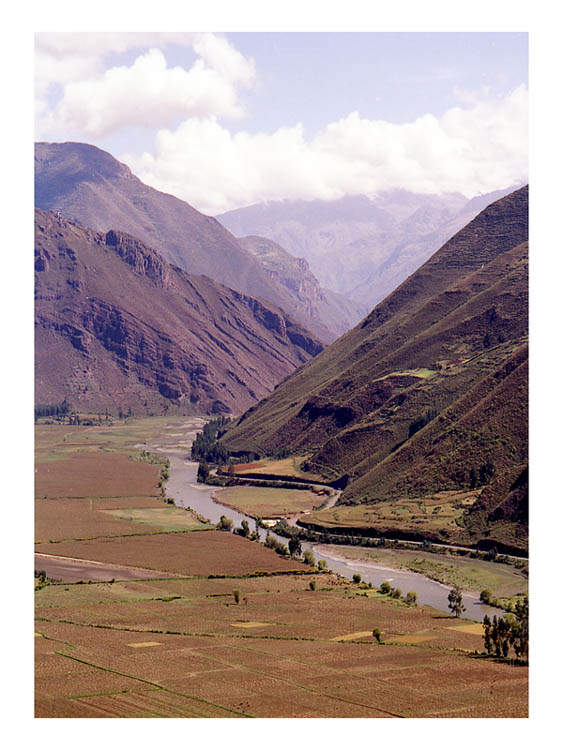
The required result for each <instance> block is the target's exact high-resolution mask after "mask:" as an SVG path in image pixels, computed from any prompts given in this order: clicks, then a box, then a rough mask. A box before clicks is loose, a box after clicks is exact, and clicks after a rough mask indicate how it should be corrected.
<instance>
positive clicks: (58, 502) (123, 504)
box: [35, 497, 208, 542]
mask: <svg viewBox="0 0 563 750" xmlns="http://www.w3.org/2000/svg"><path fill="white" fill-rule="evenodd" d="M203 528H208V527H207V526H206V525H205V524H203V523H201V522H200V521H198V519H197V518H196V517H195V516H194V515H193V513H190V512H189V511H186V510H183V509H181V508H176V507H175V506H173V505H165V504H164V503H163V501H162V500H160V499H157V498H149V497H142V498H135V497H132V498H116V499H112V498H96V499H95V500H94V499H92V500H88V499H86V498H80V499H78V498H77V499H68V498H64V499H52V500H35V539H36V541H37V542H49V541H57V542H58V541H62V540H77V539H93V538H95V537H107V536H122V535H127V534H146V533H147V532H150V531H152V532H162V531H189V530H191V529H203Z"/></svg>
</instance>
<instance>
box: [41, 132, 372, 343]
mask: <svg viewBox="0 0 563 750" xmlns="http://www.w3.org/2000/svg"><path fill="white" fill-rule="evenodd" d="M35 205H36V207H37V208H42V209H44V210H52V211H58V212H59V213H61V214H62V215H63V216H65V217H66V218H69V219H72V220H73V221H78V222H80V223H81V224H84V226H87V227H91V228H93V229H96V230H98V231H100V232H107V231H109V230H110V229H114V230H118V231H121V232H126V233H129V234H132V235H133V236H135V237H138V238H139V239H140V240H141V241H142V242H144V243H145V244H146V245H148V246H149V247H152V248H154V249H155V250H157V251H158V252H159V253H160V254H161V255H162V256H163V257H164V259H165V260H167V261H168V262H170V263H173V264H175V265H177V266H179V267H180V268H182V269H184V270H185V271H188V272H189V273H194V274H205V275H207V276H209V277H210V278H212V279H214V280H216V281H219V282H220V283H222V284H225V285H226V286H229V287H231V288H232V289H236V290H238V291H240V292H243V293H244V294H249V295H251V296H253V297H260V298H262V299H265V300H268V301H269V302H272V303H273V304H274V305H276V306H278V307H282V308H284V309H285V310H291V311H292V315H293V316H294V317H295V318H297V320H298V321H299V322H300V323H301V324H302V325H304V326H305V327H306V328H308V329H309V330H311V331H312V332H313V333H314V334H315V335H316V336H317V337H318V338H320V339H321V340H322V341H324V342H328V341H333V340H334V339H335V338H336V337H337V336H338V335H339V334H340V333H341V332H342V330H346V329H347V328H348V327H349V325H348V323H349V321H348V320H347V319H346V318H345V313H344V312H343V314H344V318H343V320H338V321H337V323H336V324H335V326H334V327H332V328H330V327H329V326H327V325H326V324H325V322H324V321H323V320H322V317H319V316H317V317H315V318H312V317H310V316H309V315H308V312H307V309H308V302H307V301H305V302H303V301H302V299H301V298H300V297H298V296H296V295H295V294H293V292H292V291H291V290H289V289H288V288H287V287H285V286H284V285H283V284H279V283H278V282H277V281H276V280H275V279H274V278H272V275H271V274H269V273H268V272H267V271H266V269H264V268H263V266H262V264H261V263H260V261H259V260H258V259H257V258H256V257H255V256H254V255H253V254H252V253H250V252H248V251H247V250H245V249H244V248H243V247H241V245H240V244H239V242H238V241H237V240H236V239H235V237H233V235H232V234H231V233H230V232H228V231H227V230H226V229H225V228H224V227H223V226H222V225H221V224H220V223H219V222H218V221H217V220H216V219H214V218H212V217H210V216H205V215H203V214H201V213H200V212H199V211H197V210H196V209H195V208H193V207H192V206H190V205H189V204H188V203H186V202H185V201H182V200H179V199H178V198H175V197H174V196H173V195H168V194H166V193H161V192H159V191H158V190H155V189H154V188H151V187H149V186H148V185H145V184H143V183H142V182H141V181H140V180H139V179H138V178H137V177H135V175H133V174H132V172H131V170H130V169H129V168H128V167H127V166H126V165H125V164H122V163H120V162H119V161H117V159H114V157H113V156H111V155H110V154H109V153H107V152H105V151H102V150H101V149H99V148H96V147H95V146H90V145H88V144H85V143H36V144H35ZM348 308H350V309H351V310H355V308H354V306H353V305H348ZM348 308H344V310H346V309H348ZM339 309H340V308H339V307H338V305H336V306H334V308H331V314H332V317H331V325H333V322H332V321H333V320H334V319H336V318H338V316H339V314H340V313H339ZM366 309H367V308H366ZM360 317H361V314H358V315H356V317H355V319H354V320H353V322H356V321H357V320H358V319H359V318H360ZM350 324H352V323H350Z"/></svg>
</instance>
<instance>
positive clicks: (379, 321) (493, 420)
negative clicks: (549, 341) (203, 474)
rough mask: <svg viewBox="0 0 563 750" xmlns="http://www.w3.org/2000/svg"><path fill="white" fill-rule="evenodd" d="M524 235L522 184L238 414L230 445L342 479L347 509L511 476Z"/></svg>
mask: <svg viewBox="0 0 563 750" xmlns="http://www.w3.org/2000/svg"><path fill="white" fill-rule="evenodd" d="M527 237H528V189H527V187H526V188H522V189H520V190H518V191H516V192H514V193H512V194H511V195H509V196H507V197H505V198H503V199H501V200H499V201H497V202H496V203H494V204H492V205H490V206H488V207H487V208H486V209H485V210H484V211H483V212H482V213H481V214H479V216H477V217H476V218H475V219H474V220H473V221H472V222H471V223H470V224H468V225H467V226H466V227H465V228H464V229H462V230H461V231H460V232H459V233H458V234H457V235H455V237H453V238H452V239H451V240H450V241H449V242H447V243H446V244H445V245H444V246H443V247H442V248H441V249H440V250H439V251H438V252H436V253H435V254H434V255H433V256H432V258H430V260H428V261H427V262H426V263H425V264H424V265H423V266H422V267H421V268H420V269H419V270H418V271H417V272H415V273H414V274H413V275H412V276H410V277H409V278H408V279H407V280H406V281H405V282H404V283H403V284H401V286H400V287H398V289H396V290H395V292H393V294H391V295H389V296H388V297H387V298H386V299H385V300H384V301H383V302H382V303H381V304H379V305H378V306H377V307H376V308H375V309H374V310H373V311H372V312H371V313H370V314H369V315H368V316H367V318H365V320H364V321H363V322H362V323H360V324H359V325H358V326H356V328H354V329H353V330H352V331H350V332H349V333H348V334H345V335H344V336H343V337H341V338H340V339H339V340H338V341H336V342H335V343H334V344H332V345H331V346H329V347H328V348H327V349H325V350H324V351H323V352H321V353H320V354H319V355H318V356H317V357H315V358H314V359H313V360H311V361H310V362H308V363H307V364H306V365H304V366H303V367H302V368H301V369H300V370H298V371H297V372H296V373H294V374H293V375H291V376H290V377H289V378H287V379H286V380H285V381H284V382H283V383H282V384H281V385H280V386H278V388H277V389H276V391H275V392H274V393H273V394H272V395H271V396H269V397H268V398H266V399H265V400H264V401H262V402H261V403H260V404H258V405H257V406H255V407H253V408H252V409H251V410H250V411H248V412H246V414H244V415H243V416H242V417H241V419H240V420H239V422H238V423H237V424H236V425H235V426H234V427H233V429H232V430H230V431H229V433H228V434H227V436H226V437H225V438H224V440H225V442H226V443H227V445H228V447H229V448H231V449H232V450H236V451H244V450H250V451H255V452H257V453H261V454H263V453H271V452H274V451H276V450H278V449H280V448H281V447H287V448H289V449H290V450H291V451H292V452H294V453H296V454H297V453H299V454H303V453H308V454H309V455H310V456H311V459H310V465H311V467H312V468H314V470H315V471H321V472H322V473H324V475H325V476H328V477H331V478H336V477H337V476H342V475H347V478H348V485H347V487H346V490H345V492H344V495H343V501H345V502H358V501H361V502H373V501H376V500H378V499H382V498H388V497H390V496H398V495H399V494H407V495H411V494H413V493H421V494H424V493H426V492H430V491H434V490H435V489H437V488H438V489H440V488H441V489H454V488H462V487H466V486H468V485H469V484H471V482H474V474H471V469H473V470H474V472H476V473H477V475H479V471H480V469H481V467H482V466H483V465H484V464H486V463H487V462H492V463H493V464H494V472H495V478H494V479H493V478H492V477H489V476H486V477H485V478H486V479H487V482H485V484H488V485H490V484H492V483H494V482H495V481H498V480H499V477H500V475H501V474H503V473H504V472H506V471H509V472H511V471H515V470H516V468H517V467H520V470H521V469H522V466H523V465H525V464H526V462H527V369H526V367H527V365H526V363H527V353H526V352H527V349H526V341H527V330H528V273H527V268H528V260H527V252H528V247H527ZM484 473H485V474H486V473H487V472H486V471H485V472H484ZM479 481H480V480H479V479H478V482H479Z"/></svg>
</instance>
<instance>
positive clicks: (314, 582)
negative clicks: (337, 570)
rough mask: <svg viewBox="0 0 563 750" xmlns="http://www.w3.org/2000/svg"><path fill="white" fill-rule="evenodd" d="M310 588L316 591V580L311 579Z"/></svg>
mask: <svg viewBox="0 0 563 750" xmlns="http://www.w3.org/2000/svg"><path fill="white" fill-rule="evenodd" d="M309 588H310V589H311V591H314V590H315V589H316V588H317V582H316V581H315V580H312V581H309Z"/></svg>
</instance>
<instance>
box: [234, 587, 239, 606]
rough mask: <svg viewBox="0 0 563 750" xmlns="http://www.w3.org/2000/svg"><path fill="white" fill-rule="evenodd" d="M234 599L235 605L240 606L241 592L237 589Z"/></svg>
mask: <svg viewBox="0 0 563 750" xmlns="http://www.w3.org/2000/svg"><path fill="white" fill-rule="evenodd" d="M233 598H234V600H235V604H238V603H239V602H240V591H239V589H235V590H234V591H233Z"/></svg>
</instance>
